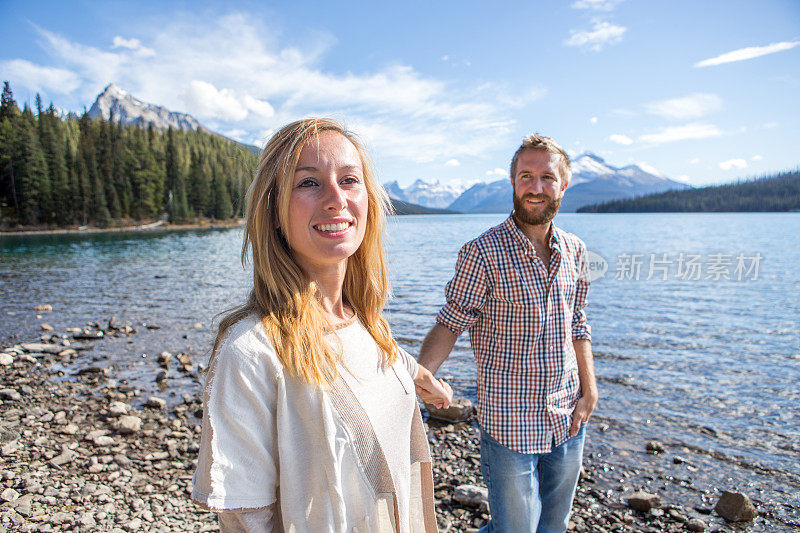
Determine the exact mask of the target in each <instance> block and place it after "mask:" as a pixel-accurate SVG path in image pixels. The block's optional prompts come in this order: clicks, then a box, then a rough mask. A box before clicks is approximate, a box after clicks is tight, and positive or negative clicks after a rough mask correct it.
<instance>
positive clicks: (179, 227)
mask: <svg viewBox="0 0 800 533" xmlns="http://www.w3.org/2000/svg"><path fill="white" fill-rule="evenodd" d="M237 227H244V219H242V218H240V219H237V220H235V221H231V222H223V221H215V222H198V223H191V224H169V223H163V224H159V223H158V222H155V223H150V224H139V225H128V226H119V227H112V228H98V227H78V228H76V227H72V226H70V227H67V228H53V229H23V230H0V237H3V236H5V235H8V236H11V237H17V236H31V235H46V236H49V235H94V234H103V233H145V232H160V231H185V230H198V229H200V230H204V229H226V228H237Z"/></svg>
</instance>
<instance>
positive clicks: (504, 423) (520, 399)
mask: <svg viewBox="0 0 800 533" xmlns="http://www.w3.org/2000/svg"><path fill="white" fill-rule="evenodd" d="M551 228H552V229H551V236H550V241H549V246H550V264H549V265H548V266H547V268H546V267H545V265H544V263H543V262H542V261H541V259H539V258H538V257H537V255H536V251H535V249H534V247H533V243H531V242H530V240H528V238H527V237H526V236H525V235H524V234H523V233H522V231H521V230H520V229H519V228H518V227H517V225H516V223H515V222H514V219H513V216H512V217H509V218H508V219H507V220H506V221H505V222H504V223H502V224H500V225H499V226H496V227H494V228H492V229H490V230H489V231H487V232H486V233H484V234H483V235H481V236H480V237H478V238H477V239H474V240H472V241H470V242H468V243H467V244H465V245H464V246H463V247H462V248H461V251H460V252H459V254H458V262H457V263H456V273H455V276H453V279H452V280H451V281H450V282H449V283H448V284H447V287H446V288H445V297H446V299H447V304H446V305H445V306H444V307H443V308H442V310H441V311H440V312H439V315H438V316H437V317H436V321H437V322H438V323H439V324H442V325H443V326H445V327H447V328H448V329H449V330H451V331H452V332H454V333H455V334H460V333H461V332H462V331H464V330H465V329H469V336H470V342H471V344H472V350H473V352H474V354H475V360H476V362H477V366H478V402H477V411H478V421H479V422H480V424H481V427H482V428H483V429H484V430H485V431H487V432H488V433H489V434H490V435H491V436H492V437H493V438H494V439H496V440H497V441H498V442H500V443H501V444H503V445H504V446H506V447H508V448H511V449H512V450H514V451H517V452H521V453H546V452H549V451H550V450H551V447H552V446H554V445H555V446H558V445H560V444H562V443H563V442H564V441H566V440H567V439H568V438H569V426H570V422H571V418H572V410H573V408H574V407H575V402H577V400H578V398H579V397H580V380H579V378H578V364H577V360H576V358H575V349H574V348H573V346H572V341H573V339H589V340H591V328H590V327H589V325H588V324H587V323H586V313H585V312H584V308H585V307H586V293H587V290H588V288H589V281H588V279H587V278H586V276H585V275H581V272H585V270H583V269H582V266H583V264H584V261H585V258H586V245H585V244H584V243H583V241H581V240H580V239H579V238H578V237H576V236H575V235H572V234H571V233H567V232H565V231H562V230H560V229H558V228H556V227H555V226H554V225H551Z"/></svg>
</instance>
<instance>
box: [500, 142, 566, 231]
mask: <svg viewBox="0 0 800 533" xmlns="http://www.w3.org/2000/svg"><path fill="white" fill-rule="evenodd" d="M560 163H561V155H560V154H554V153H551V152H547V151H545V150H533V149H531V150H525V151H523V152H522V153H521V154H520V155H519V159H517V169H516V175H515V176H511V184H512V185H513V186H514V213H515V216H516V218H517V220H519V221H520V222H523V223H525V224H530V225H532V226H540V225H544V224H547V223H549V222H550V221H551V220H553V217H555V216H556V213H558V208H559V206H560V205H561V198H562V197H563V196H564V190H565V189H566V188H567V182H566V180H564V179H563V177H562V176H561V171H560V170H559V164H560Z"/></svg>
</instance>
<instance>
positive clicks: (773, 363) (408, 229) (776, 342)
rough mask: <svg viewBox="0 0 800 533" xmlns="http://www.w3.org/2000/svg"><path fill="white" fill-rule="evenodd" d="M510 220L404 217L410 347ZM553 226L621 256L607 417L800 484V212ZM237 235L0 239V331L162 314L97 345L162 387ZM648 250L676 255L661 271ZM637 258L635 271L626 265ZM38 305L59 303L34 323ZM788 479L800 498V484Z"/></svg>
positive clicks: (189, 344) (222, 285) (458, 364)
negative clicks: (168, 360)
mask: <svg viewBox="0 0 800 533" xmlns="http://www.w3.org/2000/svg"><path fill="white" fill-rule="evenodd" d="M504 218H505V216H502V215H451V216H405V217H394V218H392V219H391V220H390V222H389V227H388V251H389V264H390V274H391V279H392V283H393V288H394V293H395V295H394V299H393V300H392V301H391V302H390V304H389V305H388V308H387V317H388V318H389V321H390V323H391V325H392V327H393V329H394V332H395V334H396V336H397V337H398V339H399V341H400V343H401V344H402V345H403V346H405V347H406V348H407V349H409V350H410V351H411V352H412V353H415V352H416V349H417V348H418V346H419V344H420V343H421V341H422V339H423V337H424V336H425V334H426V333H427V331H428V329H429V328H430V327H431V325H432V324H433V320H434V317H435V315H436V312H437V311H438V309H439V307H440V306H441V305H442V303H443V288H444V285H445V283H446V282H447V281H448V280H449V279H450V277H451V276H452V273H453V267H454V264H455V258H456V254H457V252H458V249H459V248H460V246H461V244H463V243H464V242H465V241H467V240H469V239H471V238H473V237H475V236H477V235H479V234H480V233H481V232H483V231H484V230H486V229H487V228H489V227H491V226H493V225H495V224H498V223H500V222H502V221H503V220H504ZM556 222H557V224H558V225H559V226H560V227H562V228H564V229H566V230H568V231H571V232H573V233H576V234H577V235H579V236H580V237H581V238H582V239H583V240H584V241H585V242H586V244H587V247H588V249H589V250H591V251H593V252H595V253H597V254H599V256H600V257H602V258H603V259H604V260H605V261H606V262H607V264H608V272H607V273H606V274H605V276H604V277H602V278H600V279H598V280H596V281H595V282H594V283H593V284H592V287H591V289H590V292H589V308H588V316H589V321H590V323H591V325H592V327H593V336H594V341H593V348H594V351H595V364H596V371H597V374H598V377H599V380H600V381H599V385H600V388H601V395H602V399H601V403H600V405H599V406H598V411H597V413H598V414H599V415H600V416H601V417H606V418H608V419H613V420H614V421H617V422H618V423H619V424H621V426H622V427H623V428H625V431H626V432H628V433H629V434H630V435H631V438H640V439H645V438H648V439H649V438H659V439H662V440H664V441H665V442H669V443H677V444H686V445H690V446H698V447H702V448H703V449H708V450H713V451H719V452H722V453H724V454H728V455H730V456H735V457H737V458H739V459H741V460H743V461H745V462H748V463H752V464H755V465H760V466H762V467H766V468H768V469H775V470H776V471H779V472H783V473H785V474H786V475H788V476H789V478H790V479H794V480H798V479H800V465H799V464H798V460H797V457H798V451H800V445H798V444H797V443H798V442H800V424H798V422H797V421H798V420H799V419H800V417H799V416H798V415H799V414H800V386H798V383H800V335H799V334H798V331H800V246H798V237H797V236H798V235H800V215H798V214H666V215H665V214H635V215H629V214H620V215H595V214H563V215H559V217H558V218H557V220H556ZM240 246H241V230H240V229H231V230H218V231H182V232H171V233H149V234H105V235H86V236H54V237H0V342H9V341H10V338H11V337H13V336H17V337H18V338H30V336H31V334H32V332H34V331H37V330H38V327H39V324H40V323H41V322H47V323H50V324H51V325H53V326H55V327H56V328H57V329H58V328H63V327H71V326H78V325H81V324H83V323H85V322H86V321H93V320H102V319H107V318H108V317H109V316H112V315H114V316H116V317H117V318H118V319H121V320H123V321H130V322H133V323H137V324H141V323H145V322H146V323H148V324H155V325H158V326H160V328H161V329H158V330H147V329H145V328H140V330H141V332H140V333H139V334H138V335H135V336H132V337H130V338H128V339H113V340H109V341H104V343H103V344H102V345H98V347H97V348H96V349H95V350H93V351H92V352H89V353H90V355H87V356H86V357H94V358H95V359H98V360H99V359H103V358H109V359H111V360H112V361H114V363H115V365H116V367H117V370H118V375H119V376H120V377H121V378H123V379H129V380H131V381H134V382H137V383H140V384H142V386H146V387H149V386H152V379H153V376H154V375H155V367H154V362H153V356H154V355H156V354H158V353H159V352H161V351H162V350H169V351H171V352H178V351H188V352H190V353H192V354H194V355H193V356H194V357H195V360H202V359H203V357H204V355H205V354H207V351H208V347H209V343H210V340H211V338H212V334H211V328H210V325H211V320H212V318H213V316H214V314H216V313H218V312H220V311H222V310H223V309H225V308H226V307H229V306H231V305H233V304H235V303H238V302H239V301H240V300H241V299H243V297H244V295H245V293H246V290H247V285H248V283H249V271H247V270H245V269H243V268H242V267H241V265H240V263H239V252H240ZM681 253H682V254H684V260H685V262H684V264H683V265H682V266H684V267H685V266H686V261H688V260H689V259H691V258H692V257H693V256H694V259H693V261H690V262H689V264H693V265H695V266H699V268H700V269H701V270H700V275H699V277H700V279H684V278H686V277H688V278H692V277H693V276H692V275H691V274H692V271H691V270H689V274H690V275H688V276H686V275H681V273H679V272H678V267H679V265H678V257H679V255H680V254H681ZM651 254H655V258H656V259H658V260H664V259H666V262H661V263H654V266H655V267H661V268H656V269H655V271H654V273H653V275H650V264H651ZM664 254H666V257H664ZM757 254H760V260H758V261H757V264H756V265H755V267H756V268H753V269H751V270H750V271H749V272H746V269H745V270H740V271H738V272H737V271H736V266H737V258H738V256H740V255H741V256H742V260H743V261H744V263H745V266H746V267H753V266H754V264H755V262H756V260H754V259H753V258H754V257H757ZM637 262H639V263H640V267H639V268H640V270H639V273H638V279H636V278H637V274H636V271H635V270H634V269H631V268H627V267H626V265H635V264H636V263H637ZM664 268H666V270H663V269H664ZM715 269H716V270H715ZM715 272H717V273H716V274H715ZM683 274H686V272H683ZM726 274H727V276H728V277H731V278H734V279H724V277H725V275H726ZM737 275H738V276H739V277H742V278H743V279H741V280H736V279H735V278H736V277H737ZM648 277H651V279H647V278H648ZM662 277H666V278H667V279H662ZM618 278H621V279H618ZM631 278H632V279H631ZM715 278H720V279H715ZM753 278H756V279H753ZM39 303H50V304H52V305H53V308H54V311H53V313H49V314H46V315H45V316H43V318H42V319H37V318H36V314H35V313H34V312H33V311H32V309H33V306H35V305H36V304H39ZM195 323H200V324H201V325H202V326H203V327H202V328H195V327H194V325H195ZM474 368H475V367H474V363H473V362H472V357H471V352H470V350H469V345H468V341H467V336H466V335H464V336H462V337H461V339H460V340H459V342H458V344H457V346H456V350H455V351H454V353H453V355H452V356H451V358H450V359H449V360H448V361H447V362H446V363H445V365H444V366H443V368H442V373H443V374H446V375H450V376H452V379H453V382H454V384H455V386H456V388H457V389H458V391H459V393H460V394H462V395H466V396H472V397H474V394H475V387H474ZM171 380H172V386H173V391H178V392H184V391H185V392H190V393H195V392H196V387H197V385H196V383H195V380H193V379H191V378H185V377H181V376H180V375H178V374H177V373H175V375H173V376H171ZM790 492H793V493H794V496H793V497H794V499H795V500H800V497H799V496H797V487H795V489H794V490H793V491H790ZM790 499H791V498H790ZM797 503H798V502H797V501H795V505H796V504H797Z"/></svg>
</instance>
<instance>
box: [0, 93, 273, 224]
mask: <svg viewBox="0 0 800 533" xmlns="http://www.w3.org/2000/svg"><path fill="white" fill-rule="evenodd" d="M257 162H258V156H256V155H255V154H253V153H251V152H249V151H247V150H245V149H244V148H242V147H241V146H239V145H237V144H236V143H234V142H232V141H230V140H227V139H225V138H222V137H220V136H217V135H213V134H209V133H206V132H202V131H180V130H173V129H171V128H170V129H169V130H166V131H160V130H157V129H154V128H153V127H152V125H151V126H150V127H148V128H142V127H138V126H125V125H122V124H121V123H120V122H119V121H115V120H114V117H113V116H112V117H110V118H109V120H102V119H94V120H91V119H89V117H88V116H87V114H86V113H84V114H83V116H82V117H80V118H78V117H76V116H75V115H70V116H69V117H67V118H62V117H61V115H60V113H59V112H58V111H57V110H56V109H55V108H54V107H53V105H52V104H50V106H49V107H47V108H46V109H44V108H43V107H42V102H41V98H40V97H39V96H38V95H37V97H36V109H35V110H32V109H30V108H29V106H28V105H27V104H26V105H24V106H23V108H22V109H20V108H19V106H18V105H17V103H16V102H15V101H14V96H13V93H12V91H11V87H10V86H9V84H8V82H5V84H4V87H3V93H2V102H1V103H0V228H6V229H12V228H18V227H20V226H22V227H64V226H87V225H93V226H99V227H108V226H114V225H123V224H130V223H134V222H143V221H152V220H155V219H162V220H163V219H168V220H169V221H170V222H173V223H182V222H191V221H196V220H198V219H212V220H228V219H231V218H238V217H241V216H242V215H243V211H244V199H245V192H246V190H247V187H248V186H249V184H250V181H251V179H252V175H253V172H254V170H255V167H256V164H257Z"/></svg>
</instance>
